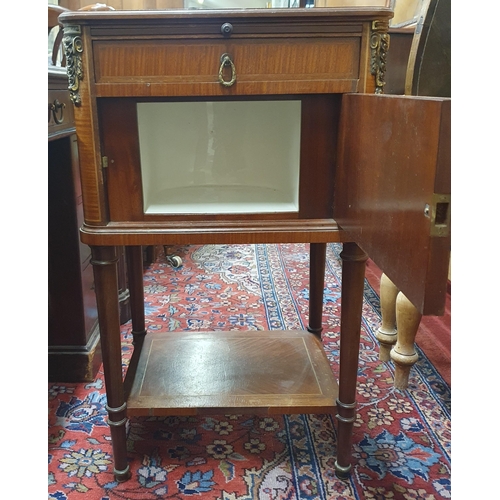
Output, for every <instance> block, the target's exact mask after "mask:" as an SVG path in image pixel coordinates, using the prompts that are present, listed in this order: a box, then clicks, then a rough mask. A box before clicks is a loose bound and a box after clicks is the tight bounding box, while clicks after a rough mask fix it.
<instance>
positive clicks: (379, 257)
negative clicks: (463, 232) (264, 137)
mask: <svg viewBox="0 0 500 500" xmlns="http://www.w3.org/2000/svg"><path fill="white" fill-rule="evenodd" d="M450 110H451V101H450V99H445V98H427V97H413V96H391V95H375V94H346V95H344V96H343V100H342V109H341V119H340V132H339V150H338V164H337V171H336V184H335V202H334V219H335V220H336V221H337V223H338V224H339V226H340V227H341V228H342V229H343V230H344V232H345V241H354V242H356V243H357V244H358V245H359V246H360V247H361V248H363V250H364V251H365V252H366V253H367V254H368V255H369V257H370V258H371V259H372V260H373V261H374V262H375V263H376V264H377V266H379V267H380V269H382V270H383V272H384V273H385V274H386V275H387V276H388V277H389V278H390V279H391V281H392V282H393V283H394V284H395V285H396V286H397V287H398V289H399V290H400V291H401V292H403V293H404V294H405V295H406V297H407V298H408V299H409V300H410V301H411V302H412V304H413V305H414V306H415V307H416V308H417V309H418V311H419V312H420V313H421V314H424V315H442V314H443V312H444V304H445V294H446V286H447V279H448V266H449V255H450V194H451V181H450V156H451V153H450V143H451V139H450V126H451V123H450V121H451V118H450Z"/></svg>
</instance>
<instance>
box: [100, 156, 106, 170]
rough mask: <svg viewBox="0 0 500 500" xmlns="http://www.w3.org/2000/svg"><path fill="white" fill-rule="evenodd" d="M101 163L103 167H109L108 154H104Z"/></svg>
mask: <svg viewBox="0 0 500 500" xmlns="http://www.w3.org/2000/svg"><path fill="white" fill-rule="evenodd" d="M101 160H102V161H101V165H102V168H108V157H107V156H103V157H102V158H101Z"/></svg>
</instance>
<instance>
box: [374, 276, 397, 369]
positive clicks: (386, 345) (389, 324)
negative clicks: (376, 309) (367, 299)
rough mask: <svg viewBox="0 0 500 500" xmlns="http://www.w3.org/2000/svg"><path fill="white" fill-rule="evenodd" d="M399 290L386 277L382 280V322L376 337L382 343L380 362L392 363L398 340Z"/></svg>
mask: <svg viewBox="0 0 500 500" xmlns="http://www.w3.org/2000/svg"><path fill="white" fill-rule="evenodd" d="M398 293H399V290H398V289H397V288H396V285H394V283H393V282H392V281H391V280H390V279H389V278H388V277H387V276H386V275H385V274H382V276H381V278H380V312H381V314H382V321H381V324H380V327H379V328H378V330H377V332H376V333H375V336H376V337H377V340H378V341H379V343H380V347H379V359H380V361H384V362H387V361H390V359H391V356H390V352H391V349H392V347H393V346H394V344H395V343H396V340H397V335H398V330H397V326H396V298H397V296H398Z"/></svg>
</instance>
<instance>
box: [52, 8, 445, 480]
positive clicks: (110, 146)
mask: <svg viewBox="0 0 500 500" xmlns="http://www.w3.org/2000/svg"><path fill="white" fill-rule="evenodd" d="M391 16H392V12H391V10H389V9H386V8H359V7H358V8H336V9H290V10H289V11H287V10H284V9H277V10H272V9H265V10H238V11H236V10H234V11H232V10H227V11H201V12H200V11H182V10H180V11H171V12H167V11H166V12H103V13H68V14H63V15H62V16H61V18H60V19H61V21H62V23H63V25H64V30H65V39H64V43H65V47H66V57H67V60H68V68H70V69H69V71H68V74H69V88H70V92H71V96H72V100H73V103H74V104H75V109H74V111H75V119H76V128H77V134H78V144H79V153H80V158H81V165H82V171H81V176H82V189H83V201H84V213H85V220H84V224H83V226H82V229H81V238H82V242H83V243H86V244H88V245H89V246H90V247H91V249H92V264H93V266H94V275H95V284H96V294H97V303H98V311H99V322H100V328H101V342H102V351H103V364H104V372H105V382H106V390H107V405H108V412H109V424H110V428H111V436H112V441H113V451H114V462H115V476H116V478H117V480H119V481H124V480H127V479H128V477H129V475H130V471H129V468H128V465H127V457H126V431H125V424H126V421H127V416H128V415H171V414H177V415H179V414H182V415H194V414H198V413H213V412H216V413H227V412H231V411H235V412H238V413H245V412H247V413H270V414H273V413H294V412H309V413H315V412H336V415H337V420H338V428H339V432H338V435H339V441H338V454H337V460H336V471H337V475H338V476H339V477H347V476H348V475H349V472H350V469H351V434H352V426H353V423H354V420H355V415H356V413H355V408H356V398H355V396H356V375H357V366H358V350H359V336H360V322H361V311H362V301H363V285H364V266H365V261H366V258H367V254H366V251H368V249H369V250H370V251H371V250H375V249H376V248H377V247H379V248H381V249H382V250H381V252H382V254H383V255H384V257H387V258H388V259H391V256H392V255H398V252H399V251H400V248H399V246H398V245H399V242H400V241H406V240H407V238H408V233H411V231H413V228H409V227H407V226H405V219H404V217H405V214H407V213H408V210H407V209H406V208H407V207H404V206H401V205H399V198H398V191H397V189H396V190H395V192H394V193H392V195H391V198H390V199H388V200H386V199H384V200H383V202H384V206H383V210H380V209H378V208H377V202H376V200H375V199H374V197H373V196H371V194H370V192H368V191H367V190H366V189H365V188H364V182H365V181H364V180H363V175H364V174H366V175H367V176H368V177H370V176H371V177H373V176H377V175H378V174H380V176H381V177H382V179H386V180H387V179H388V180H391V179H392V178H391V169H390V168H387V167H386V166H384V165H381V164H380V163H381V162H384V161H385V160H386V159H384V157H383V154H386V155H389V156H390V154H391V153H392V152H393V151H394V148H395V149H396V150H399V149H401V148H404V147H407V145H408V142H405V143H404V144H402V145H401V146H399V145H398V144H393V143H392V142H391V134H392V131H396V130H397V129H401V130H405V131H406V132H407V133H409V134H410V136H411V134H413V128H411V129H409V128H408V127H405V126H404V124H403V126H399V125H398V121H400V120H401V118H403V116H406V117H408V116H410V117H413V115H414V114H416V115H419V113H420V111H419V109H420V108H421V106H419V104H418V103H416V102H414V101H411V102H410V101H408V100H405V99H401V100H398V101H387V100H385V99H383V97H382V96H380V95H378V94H381V93H382V91H383V86H384V74H385V57H386V53H387V48H388V36H387V30H388V24H389V19H390V18H391ZM358 93H363V95H358ZM345 94H349V95H345ZM360 98H362V99H360ZM442 105H443V103H442V102H434V103H433V105H432V106H431V108H432V109H430V110H428V111H426V113H427V114H426V116H427V119H430V118H433V117H435V116H436V115H437V116H440V113H441V107H442ZM380 106H382V108H383V109H385V110H386V111H385V112H384V113H383V120H382V121H381V119H380V118H379V116H378V115H377V113H380V109H379V108H380ZM424 107H425V108H426V109H427V108H428V106H425V105H424ZM407 108H408V109H407ZM352 110H354V112H353V111H352ZM401 113H403V114H401ZM408 113H409V114H408ZM358 119H361V121H360V122H359V124H358V125H359V126H361V127H362V128H361V130H360V131H363V132H365V133H366V136H367V137H368V140H369V141H373V144H370V145H369V146H368V147H366V149H365V150H364V153H365V156H364V157H363V158H360V159H359V162H357V163H359V165H362V166H363V168H362V169H361V170H360V169H358V170H357V171H356V172H355V170H356V169H355V168H354V167H355V166H356V165H355V164H353V161H352V157H351V156H352V155H353V154H354V152H355V151H356V150H357V149H358V148H357V146H356V144H355V142H354V140H353V139H352V137H354V135H355V134H354V133H353V132H354V129H353V126H356V123H354V122H353V120H354V121H356V120H358ZM433 119H434V118H433ZM436 132H437V131H436V129H434V128H431V130H430V132H429V134H427V133H426V132H425V133H424V135H425V136H427V135H430V136H431V139H430V142H432V144H434V143H435V142H436V141H439V137H436V136H437V135H439V134H437V133H436ZM377 134H382V136H381V137H379V135H377ZM388 141H389V142H388ZM427 145H428V144H427V143H426V145H425V147H424V149H426V147H427ZM379 149H381V150H382V151H383V154H382V155H381V156H380V155H379V156H377V155H375V158H376V161H375V162H372V164H369V165H368V166H367V165H366V160H367V158H369V155H370V154H374V152H376V151H378V150H379ZM424 154H427V153H424ZM417 156H418V157H419V158H421V156H422V152H419V153H418V155H417ZM430 156H432V153H430ZM389 164H390V162H388V165H389ZM415 165H416V164H412V167H413V168H415ZM353 169H354V170H353ZM366 170H368V172H366ZM377 173H378V174H377ZM396 180H397V179H396ZM426 180H427V176H426ZM368 182H371V181H370V180H369V181H368ZM398 182H399V181H398ZM425 188H426V189H430V190H431V192H433V189H434V185H432V186H431V187H429V186H428V184H427V183H425ZM419 195H420V193H419ZM426 196H427V194H426ZM429 196H430V194H429ZM427 199H428V201H429V202H430V203H432V200H431V199H430V198H426V200H427ZM365 200H368V201H369V203H368V205H367V206H366V205H365V203H364V201H365ZM420 202H421V200H420V199H419V200H418V203H420ZM411 208H412V211H413V209H414V207H411ZM377 210H378V211H379V212H380V213H382V212H384V213H385V214H388V213H389V211H391V213H395V212H396V213H398V214H399V215H398V219H397V227H396V226H395V227H394V233H393V235H394V236H395V237H396V239H397V242H396V243H398V244H397V245H396V246H395V247H390V246H388V245H383V244H382V239H381V238H378V239H377V238H375V239H373V238H372V240H373V241H372V240H370V241H366V240H365V238H364V234H371V235H373V234H372V233H373V231H374V232H375V234H379V232H380V231H381V230H382V229H381V226H380V221H379V219H378V218H377V217H376V216H373V217H365V215H366V214H365V212H366V211H368V213H369V214H375V215H376V213H377ZM418 212H419V217H418V221H419V224H420V225H419V230H422V231H426V230H427V231H428V230H429V227H430V222H428V218H426V216H425V214H424V206H421V207H420V206H419V207H418ZM412 214H413V212H412ZM361 216H362V217H361ZM421 219H422V221H423V222H422V223H420V222H421ZM380 220H381V221H384V223H385V219H383V218H382V219H380ZM356 221H362V222H363V223H369V224H370V226H369V227H368V229H369V231H368V232H367V233H365V232H364V231H363V230H362V228H360V227H359V226H358V224H357V222H356ZM391 234H392V233H391ZM428 237H429V234H428ZM284 242H287V243H288V242H306V243H310V249H311V255H310V314H309V325H308V328H307V330H306V331H292V332H288V331H269V332H258V333H256V332H205V333H203V334H201V333H200V334H187V333H184V332H171V333H168V334H162V335H154V334H150V335H147V336H146V328H145V321H144V303H143V288H142V265H141V261H142V251H141V246H143V245H172V244H178V243H182V244H208V243H210V244H222V243H224V244H231V243H237V244H243V243H284ZM327 242H342V243H343V251H342V254H341V257H342V260H343V271H342V273H343V276H342V280H343V287H342V313H341V348H340V359H339V362H340V376H339V383H338V385H337V381H336V380H335V379H334V377H333V375H332V372H331V369H330V366H329V362H328V360H327V358H326V355H325V353H324V351H323V347H322V344H321V337H320V336H321V331H322V325H321V316H322V298H323V288H324V268H325V250H326V243H327ZM371 243H374V246H375V248H372V246H373V245H372V244H371ZM119 246H124V247H125V249H126V253H127V256H128V259H127V264H128V271H129V288H130V295H131V309H132V324H133V335H134V354H133V357H132V360H131V363H130V367H129V369H128V371H127V374H126V376H125V379H124V380H123V378H122V366H121V350H120V328H119V314H118V306H117V304H118V300H117V297H118V290H117V266H116V262H117V251H116V248H117V247H119ZM364 246H366V248H365V247H364ZM428 250H429V249H428V248H422V252H423V253H425V254H426V255H427V253H428ZM375 253H376V252H375ZM421 263H422V262H421V261H420V260H419V261H418V265H419V266H420V265H421ZM398 272H399V271H398ZM412 272H413V271H412V270H408V269H405V270H404V272H403V275H404V276H402V279H403V278H404V279H406V278H407V277H410V278H411V274H412ZM398 279H399V277H398ZM431 286H432V285H431ZM403 287H404V284H403ZM421 292H422V290H421V289H418V290H417V293H419V294H420V293H421ZM426 292H428V290H426ZM429 307H430V306H429ZM429 307H428V308H427V310H429Z"/></svg>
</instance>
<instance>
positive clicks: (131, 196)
mask: <svg viewBox="0 0 500 500" xmlns="http://www.w3.org/2000/svg"><path fill="white" fill-rule="evenodd" d="M99 117H100V121H101V130H102V138H103V139H102V153H103V156H106V157H107V159H108V167H107V168H106V169H103V170H104V175H105V179H106V181H105V186H106V188H107V195H108V202H109V213H110V218H111V220H131V221H133V220H141V219H142V218H143V201H142V180H141V159H140V154H139V131H138V128H137V105H136V102H135V101H134V100H132V99H102V100H101V101H100V102H99Z"/></svg>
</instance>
